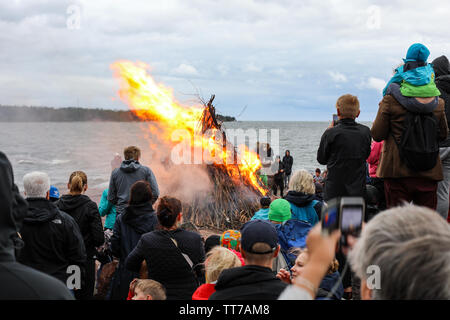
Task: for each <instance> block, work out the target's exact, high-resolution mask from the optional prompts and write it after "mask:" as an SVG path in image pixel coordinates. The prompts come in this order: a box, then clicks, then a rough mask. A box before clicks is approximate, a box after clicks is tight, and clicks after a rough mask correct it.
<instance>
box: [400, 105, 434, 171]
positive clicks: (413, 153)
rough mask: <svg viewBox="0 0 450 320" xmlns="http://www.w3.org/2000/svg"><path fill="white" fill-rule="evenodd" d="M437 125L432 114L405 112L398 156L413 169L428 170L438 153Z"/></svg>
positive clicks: (431, 167) (432, 165)
mask: <svg viewBox="0 0 450 320" xmlns="http://www.w3.org/2000/svg"><path fill="white" fill-rule="evenodd" d="M438 139H439V126H438V123H437V119H436V117H435V116H434V114H433V113H432V112H431V113H412V112H409V111H408V112H407V114H406V118H405V122H404V130H403V133H402V137H401V140H400V143H398V142H397V140H396V139H395V138H394V140H395V142H397V146H398V150H399V153H400V157H401V158H402V160H403V161H404V162H405V163H406V165H407V166H408V167H409V168H410V169H412V170H414V171H428V170H430V169H433V168H434V166H435V165H436V162H437V159H438V155H439V140H438Z"/></svg>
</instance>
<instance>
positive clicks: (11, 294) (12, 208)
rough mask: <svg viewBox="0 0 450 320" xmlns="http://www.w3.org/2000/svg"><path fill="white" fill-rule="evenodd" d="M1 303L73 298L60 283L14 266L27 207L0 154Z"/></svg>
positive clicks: (25, 268) (7, 162)
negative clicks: (6, 301) (12, 300)
mask: <svg viewBox="0 0 450 320" xmlns="http://www.w3.org/2000/svg"><path fill="white" fill-rule="evenodd" d="M0 177H1V179H0V283H1V285H0V300H5V299H22V300H24V299H51V300H60V299H61V300H71V299H73V296H72V295H71V294H70V291H69V290H68V289H67V288H66V286H65V285H64V284H62V283H61V281H59V280H57V279H55V278H54V277H51V276H49V275H46V274H44V273H42V272H39V271H37V270H34V269H32V268H30V267H27V266H24V265H23V264H20V263H17V262H16V258H15V252H14V251H15V250H14V249H15V247H17V244H18V243H19V242H20V240H19V237H18V233H17V231H18V229H19V228H20V226H21V223H22V220H23V218H24V216H25V215H26V213H27V204H26V202H25V200H24V199H23V198H22V197H21V196H20V194H19V190H18V189H17V187H16V185H15V184H14V175H13V171H12V167H11V163H10V162H9V160H8V159H7V158H6V156H5V154H4V153H2V152H0Z"/></svg>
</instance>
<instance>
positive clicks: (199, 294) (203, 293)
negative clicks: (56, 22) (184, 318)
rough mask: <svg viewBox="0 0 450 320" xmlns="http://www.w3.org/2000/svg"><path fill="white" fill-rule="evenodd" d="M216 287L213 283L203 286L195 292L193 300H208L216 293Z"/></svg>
mask: <svg viewBox="0 0 450 320" xmlns="http://www.w3.org/2000/svg"><path fill="white" fill-rule="evenodd" d="M215 287H216V285H215V284H212V283H205V284H202V285H201V286H200V287H198V288H197V290H195V292H194V294H193V295H192V300H208V299H209V297H210V296H211V295H212V294H213V293H214V292H216V288H215Z"/></svg>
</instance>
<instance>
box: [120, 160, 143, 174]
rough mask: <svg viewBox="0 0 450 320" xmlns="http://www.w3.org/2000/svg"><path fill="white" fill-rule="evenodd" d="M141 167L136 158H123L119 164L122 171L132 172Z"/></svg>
mask: <svg viewBox="0 0 450 320" xmlns="http://www.w3.org/2000/svg"><path fill="white" fill-rule="evenodd" d="M140 167H141V164H140V163H139V162H138V161H136V160H124V161H122V164H121V165H120V170H122V171H123V172H134V171H136V170H138V169H139V168H140Z"/></svg>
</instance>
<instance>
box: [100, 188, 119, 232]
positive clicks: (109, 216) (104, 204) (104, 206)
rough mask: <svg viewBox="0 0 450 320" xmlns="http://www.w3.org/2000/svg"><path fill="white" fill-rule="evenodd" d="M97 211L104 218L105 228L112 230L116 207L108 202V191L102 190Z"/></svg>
mask: <svg viewBox="0 0 450 320" xmlns="http://www.w3.org/2000/svg"><path fill="white" fill-rule="evenodd" d="M98 211H99V212H100V216H102V217H104V216H106V220H105V228H107V229H111V230H112V229H114V223H115V222H116V207H115V206H114V205H113V204H112V203H111V202H109V201H108V189H105V190H103V193H102V198H101V199H100V204H99V205H98Z"/></svg>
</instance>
